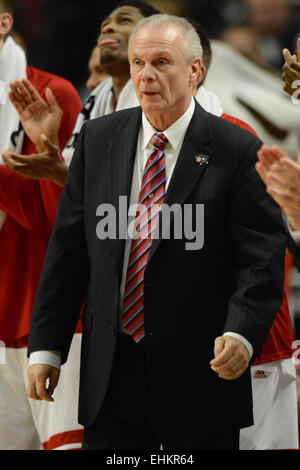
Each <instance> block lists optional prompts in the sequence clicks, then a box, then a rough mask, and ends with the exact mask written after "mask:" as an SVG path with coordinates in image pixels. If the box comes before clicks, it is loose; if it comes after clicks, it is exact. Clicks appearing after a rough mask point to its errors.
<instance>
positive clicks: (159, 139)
mask: <svg viewBox="0 0 300 470" xmlns="http://www.w3.org/2000/svg"><path fill="white" fill-rule="evenodd" d="M168 142H169V141H168V139H167V138H166V136H165V135H164V134H154V136H153V147H154V148H155V149H156V150H160V151H161V152H162V151H163V150H164V148H165V146H166V145H167V143H168Z"/></svg>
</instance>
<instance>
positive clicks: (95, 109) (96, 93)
mask: <svg viewBox="0 0 300 470" xmlns="http://www.w3.org/2000/svg"><path fill="white" fill-rule="evenodd" d="M112 88H113V80H112V78H111V77H110V78H107V79H106V80H105V81H104V82H102V83H100V85H98V86H97V88H95V90H93V91H92V93H91V94H90V96H89V98H88V99H87V101H86V102H85V105H84V107H83V109H82V111H81V113H80V114H79V116H78V118H77V122H76V125H75V128H74V130H73V133H72V137H71V139H70V140H69V142H68V143H67V145H66V147H65V149H64V150H63V154H62V155H63V158H64V160H65V162H66V164H67V165H70V163H71V160H72V157H73V154H74V150H75V146H76V142H77V139H78V136H79V133H80V130H81V127H82V125H83V124H84V123H85V122H86V121H88V120H89V119H95V118H98V117H101V116H104V115H106V114H110V113H112V112H113V111H114V110H113V104H112V103H113V91H112ZM196 99H197V101H198V102H199V103H200V104H201V106H203V108H204V109H206V111H208V112H210V113H212V114H215V115H216V116H221V115H222V114H223V110H222V107H221V103H220V101H219V99H218V98H217V96H216V95H215V94H214V93H212V92H211V91H208V90H206V89H205V88H204V87H203V86H202V87H200V88H199V90H198V93H197V96H196ZM139 105H140V103H139V101H138V99H137V96H136V94H135V90H134V86H133V83H132V80H128V82H127V83H126V85H125V86H124V88H123V89H122V91H121V93H120V96H119V99H118V103H117V107H116V111H121V110H122V109H128V108H133V107H135V106H139Z"/></svg>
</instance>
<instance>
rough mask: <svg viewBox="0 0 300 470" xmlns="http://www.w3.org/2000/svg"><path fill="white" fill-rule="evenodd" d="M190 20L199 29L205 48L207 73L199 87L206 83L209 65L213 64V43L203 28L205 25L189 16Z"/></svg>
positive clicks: (203, 58) (204, 59) (203, 57)
mask: <svg viewBox="0 0 300 470" xmlns="http://www.w3.org/2000/svg"><path fill="white" fill-rule="evenodd" d="M188 21H189V22H190V23H191V24H192V25H193V26H194V28H195V30H196V31H197V33H198V36H199V38H200V42H201V46H202V50H203V55H202V62H203V65H204V66H205V68H206V75H205V77H204V78H203V80H202V82H201V83H199V85H198V88H199V87H200V86H201V85H203V84H204V82H205V80H206V76H207V72H208V69H209V67H210V65H211V62H212V49H211V44H210V40H209V37H208V35H207V33H206V31H205V29H204V28H203V26H201V24H199V23H198V22H196V21H195V20H192V19H191V18H188Z"/></svg>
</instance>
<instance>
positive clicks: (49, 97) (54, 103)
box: [46, 88, 63, 115]
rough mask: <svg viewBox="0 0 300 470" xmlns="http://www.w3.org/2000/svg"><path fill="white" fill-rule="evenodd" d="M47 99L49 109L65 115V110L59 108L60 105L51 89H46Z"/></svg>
mask: <svg viewBox="0 0 300 470" xmlns="http://www.w3.org/2000/svg"><path fill="white" fill-rule="evenodd" d="M46 98H47V102H48V105H49V108H50V109H51V110H52V111H57V112H59V113H61V115H63V110H62V109H61V107H60V106H59V104H58V102H57V100H56V98H55V96H54V94H53V91H52V90H51V88H47V89H46Z"/></svg>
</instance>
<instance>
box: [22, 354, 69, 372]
mask: <svg viewBox="0 0 300 470" xmlns="http://www.w3.org/2000/svg"><path fill="white" fill-rule="evenodd" d="M34 364H47V365H48V366H52V367H56V368H57V369H60V366H61V354H60V353H59V352H56V351H34V352H32V353H31V354H30V357H29V366H33V365H34Z"/></svg>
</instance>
